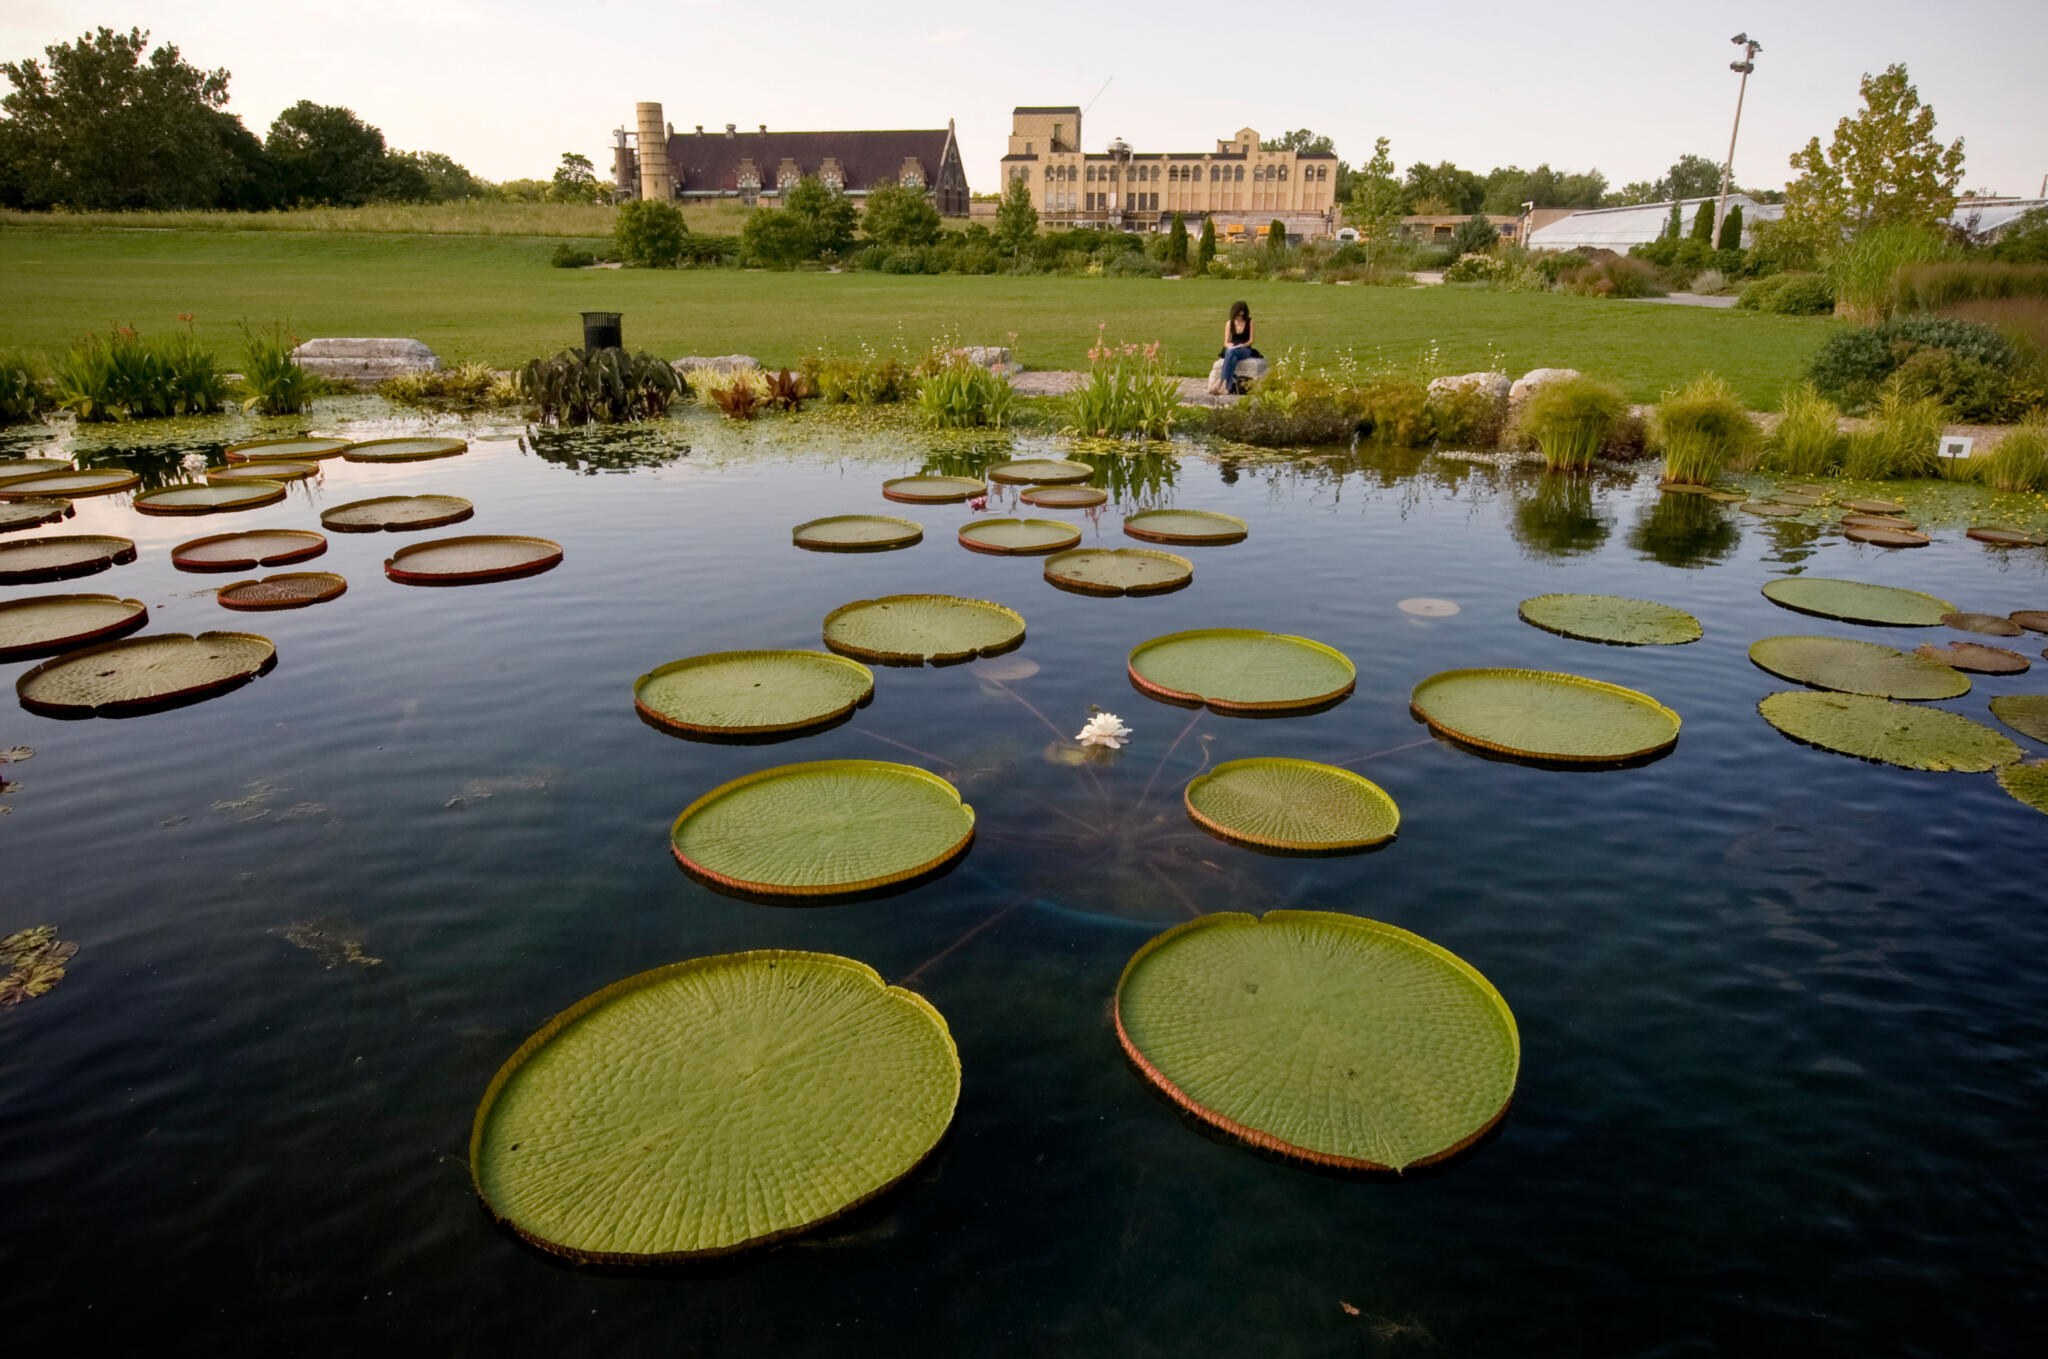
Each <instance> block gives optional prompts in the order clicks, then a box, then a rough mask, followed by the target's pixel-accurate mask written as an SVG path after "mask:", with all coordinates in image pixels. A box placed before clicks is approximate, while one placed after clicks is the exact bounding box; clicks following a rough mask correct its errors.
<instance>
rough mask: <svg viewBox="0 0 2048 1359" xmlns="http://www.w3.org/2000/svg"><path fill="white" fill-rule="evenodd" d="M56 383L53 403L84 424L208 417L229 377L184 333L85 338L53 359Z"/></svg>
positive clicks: (124, 330) (122, 332)
mask: <svg viewBox="0 0 2048 1359" xmlns="http://www.w3.org/2000/svg"><path fill="white" fill-rule="evenodd" d="M55 379H56V380H55V404H56V405H57V406H58V407H59V408H60V409H63V410H68V411H71V412H72V413H73V414H75V415H77V417H78V418H79V419H80V420H85V421H102V420H147V419H161V418H164V417H166V416H172V415H211V414H213V413H214V412H215V411H217V410H219V409H220V408H221V406H222V405H223V404H224V403H225V402H226V400H227V396H228V380H227V375H226V374H224V373H222V372H221V371H220V367H219V365H218V364H217V363H216V361H215V360H214V357H213V355H212V353H210V352H209V351H207V350H204V349H202V348H200V347H199V341H198V340H196V339H194V338H193V337H192V335H191V334H190V333H189V332H185V331H175V332H173V333H171V334H169V335H158V336H153V337H151V338H149V339H144V338H143V337H142V336H140V335H138V334H136V333H135V332H134V331H133V330H130V329H129V328H128V327H126V326H122V327H120V328H118V329H116V330H115V331H114V332H113V333H112V334H110V335H104V336H101V335H93V336H89V337H87V338H86V339H85V340H84V341H83V342H81V343H79V344H77V345H74V346H72V347H71V349H70V350H68V351H67V352H66V353H65V354H64V356H63V357H62V358H61V359H59V360H58V361H57V367H56V375H55Z"/></svg>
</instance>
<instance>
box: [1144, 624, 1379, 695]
mask: <svg viewBox="0 0 2048 1359" xmlns="http://www.w3.org/2000/svg"><path fill="white" fill-rule="evenodd" d="M1196 637H1204V638H1217V639H1224V638H1228V639H1232V640H1242V641H1261V642H1263V641H1278V642H1286V643H1289V644H1291V645H1294V646H1299V647H1302V648H1305V649H1306V650H1309V651H1313V652H1317V653H1320V654H1321V655H1323V656H1325V657H1327V658H1330V659H1332V660H1335V661H1336V662H1337V663H1338V664H1339V665H1341V666H1343V667H1344V673H1345V674H1346V676H1348V678H1347V679H1346V680H1345V681H1344V683H1343V684H1342V685H1341V686H1339V687H1338V688H1336V689H1332V690H1330V691H1329V692H1328V693H1323V694H1316V695H1314V696H1312V697H1302V698H1290V699H1262V700H1258V701H1245V700H1238V699H1228V698H1211V697H1210V696H1208V695H1206V694H1197V693H1192V692H1189V691H1186V690H1181V689H1175V688H1172V687H1170V686H1168V685H1164V684H1160V683H1158V682H1156V681H1154V680H1148V679H1146V678H1145V676H1144V675H1143V674H1142V673H1140V671H1139V669H1138V657H1139V655H1140V654H1142V653H1143V652H1145V651H1148V650H1150V649H1151V648H1153V647H1159V646H1165V645H1167V644H1168V643H1171V642H1184V641H1187V640H1189V639H1191V638H1196ZM1124 668H1125V670H1126V671H1127V672H1128V673H1129V674H1130V677H1131V683H1132V684H1135V685H1136V686H1137V687H1138V689H1139V690H1140V691H1141V692H1143V693H1146V694H1149V695H1151V696H1152V697H1154V698H1163V699H1165V700H1166V701H1167V702H1169V703H1179V704H1182V705H1184V706H1191V707H1200V706H1203V705H1207V706H1208V707H1210V708H1212V709H1214V710H1215V711H1217V712H1223V713H1231V712H1238V713H1259V712H1267V713H1284V712H1295V711H1298V710H1302V709H1308V708H1320V707H1322V706H1323V705H1325V704H1329V703H1335V702H1336V701H1337V700H1338V699H1340V698H1343V697H1344V696H1345V695H1346V694H1349V693H1350V692H1351V691H1352V690H1353V689H1356V688H1357V687H1358V667H1357V666H1356V665H1354V664H1352V661H1351V658H1350V657H1349V656H1346V655H1345V654H1344V653H1343V652H1341V651H1339V650H1337V648H1335V647H1333V646H1331V645H1329V644H1328V643H1327V642H1318V641H1316V640H1315V639H1314V638H1312V637H1297V636H1295V635H1294V634H1292V633H1287V632H1267V631H1266V630H1265V629H1263V628H1189V629H1187V630H1185V631H1183V632H1169V633H1166V634H1164V635H1163V636H1159V637H1152V638H1148V639H1147V640H1145V641H1142V642H1140V643H1138V644H1137V645H1136V646H1134V647H1132V648H1131V653H1130V655H1129V656H1128V657H1127V658H1126V659H1125V662H1124Z"/></svg>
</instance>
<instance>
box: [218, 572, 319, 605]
mask: <svg viewBox="0 0 2048 1359" xmlns="http://www.w3.org/2000/svg"><path fill="white" fill-rule="evenodd" d="M284 580H294V581H297V580H303V581H307V582H309V583H317V584H318V585H319V586H320V589H319V590H317V591H315V592H314V593H312V594H309V595H306V596H304V597H302V598H297V599H288V600H279V601H272V602H267V603H259V602H255V601H251V600H239V599H235V598H232V597H231V596H230V593H229V592H230V591H234V590H240V589H244V588H246V587H248V586H251V585H269V584H272V583H274V582H277V581H284ZM347 593H348V581H347V580H346V579H344V578H343V577H341V576H339V575H337V574H335V573H334V572H332V571H280V572H278V573H277V574H276V575H274V576H265V577H263V578H262V579H261V580H236V581H230V582H228V583H227V584H226V585H223V586H221V587H220V588H219V589H217V590H215V591H214V592H213V598H214V601H215V602H216V603H218V604H219V605H220V606H221V607H222V608H224V609H239V610H242V611H245V612H249V613H268V612H273V611H275V610H278V609H303V608H306V607H307V606H308V605H312V604H325V603H326V602H327V601H328V600H330V599H338V598H340V597H341V596H342V595H344V594H347Z"/></svg>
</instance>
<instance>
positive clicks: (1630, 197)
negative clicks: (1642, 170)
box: [1601, 179, 1664, 208]
mask: <svg viewBox="0 0 2048 1359" xmlns="http://www.w3.org/2000/svg"><path fill="white" fill-rule="evenodd" d="M1663 201H1664V181H1663V180H1661V179H1660V180H1655V181H1651V180H1647V179H1638V180H1636V181H1634V182H1633V183H1629V184H1624V185H1622V186H1621V187H1620V188H1619V189H1616V190H1615V191H1614V192H1613V193H1610V194H1608V195H1607V196H1606V197H1605V198H1604V199H1602V200H1601V206H1603V207H1609V208H1626V207H1635V206H1637V205H1639V204H1642V203H1661V202H1663Z"/></svg>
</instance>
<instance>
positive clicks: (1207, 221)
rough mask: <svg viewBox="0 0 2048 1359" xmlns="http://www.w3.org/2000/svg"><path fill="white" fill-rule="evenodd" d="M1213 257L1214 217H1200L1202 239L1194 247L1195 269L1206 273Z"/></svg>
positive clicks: (1214, 249) (1214, 248) (1214, 242)
mask: <svg viewBox="0 0 2048 1359" xmlns="http://www.w3.org/2000/svg"><path fill="white" fill-rule="evenodd" d="M1215 258H1216V219H1215V218H1214V217H1204V218H1203V219H1202V240H1201V243H1200V244H1199V245H1197V246H1196V247H1195V269H1196V271H1197V272H1200V273H1206V272H1207V271H1208V268H1209V261H1211V260H1213V259H1215Z"/></svg>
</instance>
